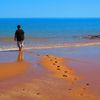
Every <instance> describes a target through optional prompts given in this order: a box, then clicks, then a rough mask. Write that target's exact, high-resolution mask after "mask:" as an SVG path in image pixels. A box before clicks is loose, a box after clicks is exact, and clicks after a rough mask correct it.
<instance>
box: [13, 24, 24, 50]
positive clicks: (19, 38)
mask: <svg viewBox="0 0 100 100" xmlns="http://www.w3.org/2000/svg"><path fill="white" fill-rule="evenodd" d="M14 40H15V41H17V46H18V48H19V51H22V48H23V46H24V45H23V42H24V31H23V30H22V29H21V25H18V26H17V30H16V32H15V36H14Z"/></svg>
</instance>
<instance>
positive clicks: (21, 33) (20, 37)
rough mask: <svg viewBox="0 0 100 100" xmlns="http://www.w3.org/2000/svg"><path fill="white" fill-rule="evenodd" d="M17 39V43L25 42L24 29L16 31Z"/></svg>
mask: <svg viewBox="0 0 100 100" xmlns="http://www.w3.org/2000/svg"><path fill="white" fill-rule="evenodd" d="M15 38H16V40H17V41H23V40H24V31H23V30H22V29H18V30H16V32H15Z"/></svg>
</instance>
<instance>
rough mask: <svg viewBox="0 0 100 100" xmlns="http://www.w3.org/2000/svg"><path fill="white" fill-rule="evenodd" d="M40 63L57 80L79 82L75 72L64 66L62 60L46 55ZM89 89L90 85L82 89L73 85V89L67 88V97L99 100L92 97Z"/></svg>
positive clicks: (86, 84)
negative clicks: (51, 72) (52, 73)
mask: <svg viewBox="0 0 100 100" xmlns="http://www.w3.org/2000/svg"><path fill="white" fill-rule="evenodd" d="M42 62H43V65H44V66H45V67H47V68H49V69H50V70H52V71H53V72H54V74H55V76H58V78H63V79H67V80H68V81H70V82H71V83H74V82H75V81H78V80H79V77H78V76H77V75H76V74H75V72H74V71H73V70H72V69H70V67H69V66H68V65H65V64H64V59H63V58H60V57H55V56H52V55H46V56H44V60H43V61H42ZM89 88H90V83H85V85H84V87H83V86H82V85H80V84H79V85H78V84H77V86H74V84H73V88H68V90H67V91H68V93H67V95H69V96H71V97H74V98H75V100H100V96H98V95H94V94H93V93H92V92H91V91H90V90H89Z"/></svg>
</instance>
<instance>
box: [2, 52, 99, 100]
mask: <svg viewBox="0 0 100 100" xmlns="http://www.w3.org/2000/svg"><path fill="white" fill-rule="evenodd" d="M30 54H31V53H30ZM28 56H29V55H28ZM39 56H40V57H39V60H38V61H37V62H35V63H36V64H38V66H39V67H41V70H40V68H38V70H39V71H38V73H39V74H38V73H37V71H36V70H35V73H37V74H34V73H31V75H33V76H31V77H32V78H31V79H30V81H23V82H20V81H19V82H18V83H16V84H15V85H13V86H10V85H9V88H8V89H6V88H2V89H0V100H100V89H99V90H98V92H97V91H93V88H95V87H97V88H100V87H99V86H98V85H97V86H95V85H94V86H93V85H91V84H92V83H91V81H90V80H91V79H92V78H93V75H92V73H88V74H91V75H89V76H86V75H87V74H86V75H85V73H83V76H84V77H87V79H88V82H87V79H86V80H85V78H83V76H82V74H80V73H78V71H77V68H79V69H80V67H77V68H73V67H72V66H70V65H69V64H68V62H70V61H72V60H69V59H68V60H67V59H65V58H63V57H58V56H54V55H39ZM72 62H73V61H72ZM83 65H84V64H82V63H81V64H77V66H83ZM29 66H30V65H29V64H28V63H27V62H25V61H24V59H23V54H22V52H20V53H19V55H18V59H17V61H16V62H12V63H1V64H0V80H1V81H0V85H2V84H1V82H2V81H3V80H7V79H8V78H10V77H13V78H14V77H15V76H16V77H17V76H21V75H22V74H25V73H26V71H27V70H28V68H29ZM33 68H34V69H35V66H34V65H33ZM82 68H83V67H81V69H80V71H81V72H82V71H83V69H84V68H83V69H82ZM85 70H87V69H85ZM96 70H97V69H96ZM94 71H95V70H94ZM35 75H39V76H38V77H37V76H35ZM96 75H98V74H96ZM16 77H15V79H16ZM96 77H98V76H96ZM24 78H29V77H25V76H24ZM7 81H9V80H7ZM98 81H99V79H98ZM94 82H95V81H94Z"/></svg>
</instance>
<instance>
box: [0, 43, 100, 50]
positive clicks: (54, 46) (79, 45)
mask: <svg viewBox="0 0 100 100" xmlns="http://www.w3.org/2000/svg"><path fill="white" fill-rule="evenodd" d="M81 46H100V42H89V43H73V44H67V43H65V44H55V45H45V46H27V47H24V49H25V50H28V49H32V50H35V49H49V48H64V47H81ZM16 50H18V48H17V47H11V46H10V47H0V51H16Z"/></svg>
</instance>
